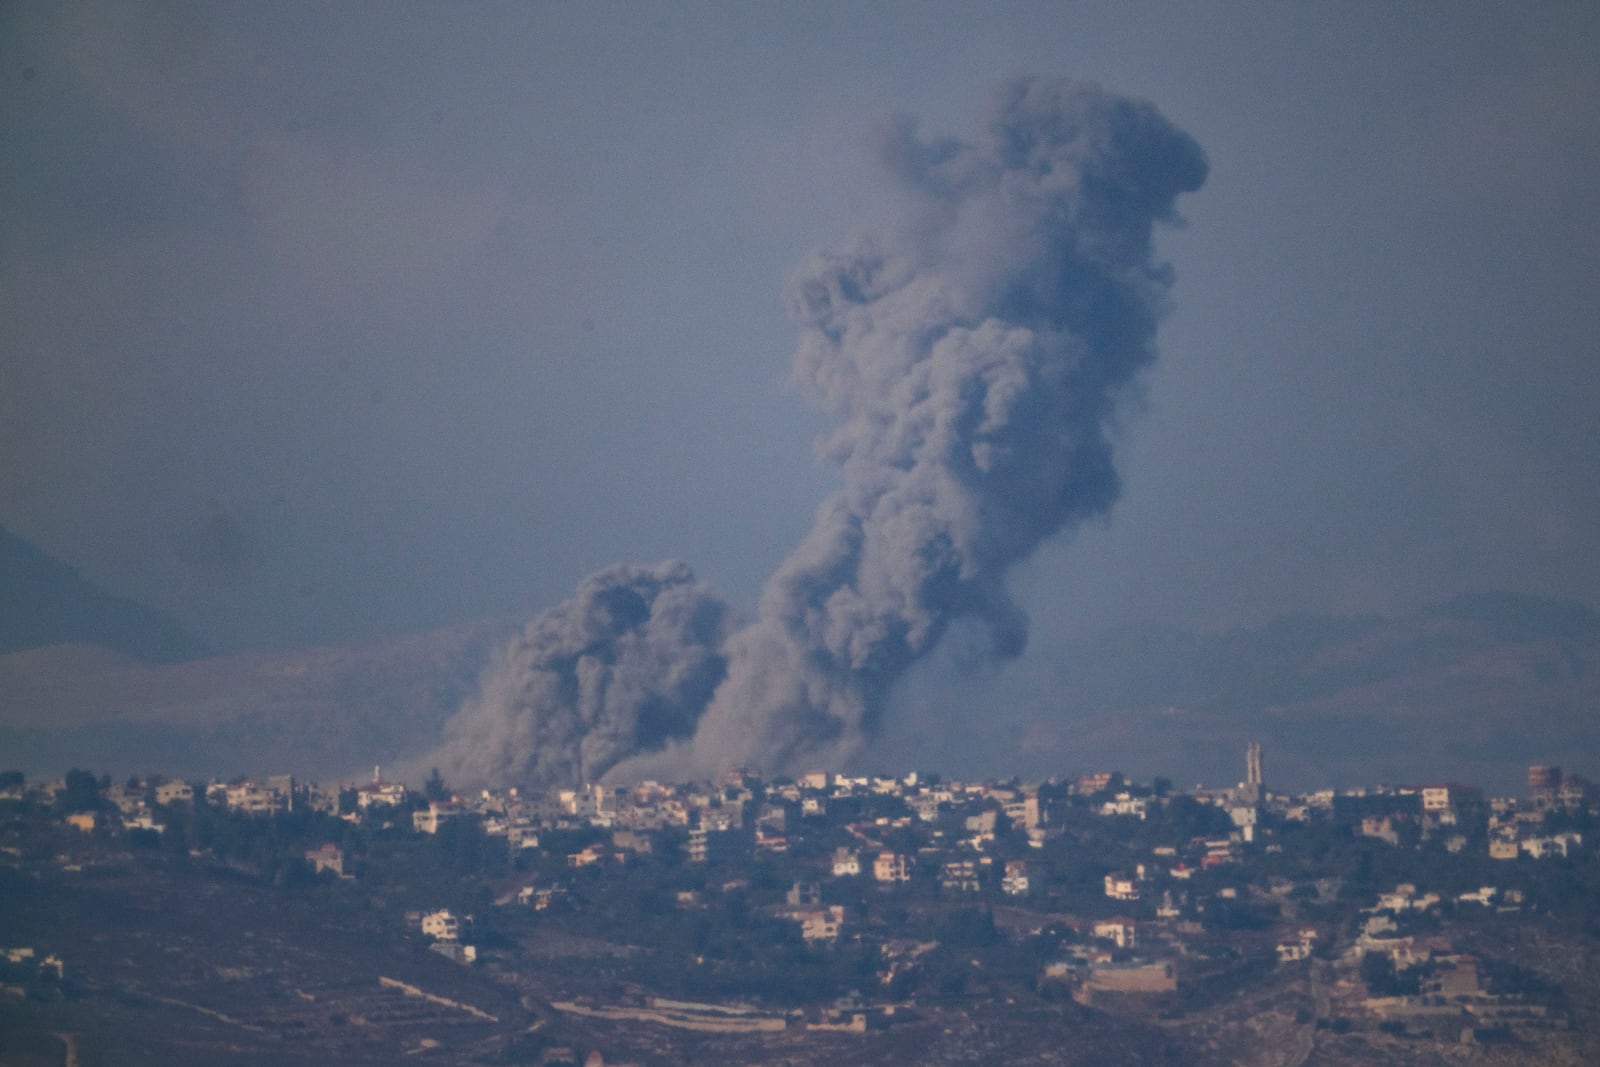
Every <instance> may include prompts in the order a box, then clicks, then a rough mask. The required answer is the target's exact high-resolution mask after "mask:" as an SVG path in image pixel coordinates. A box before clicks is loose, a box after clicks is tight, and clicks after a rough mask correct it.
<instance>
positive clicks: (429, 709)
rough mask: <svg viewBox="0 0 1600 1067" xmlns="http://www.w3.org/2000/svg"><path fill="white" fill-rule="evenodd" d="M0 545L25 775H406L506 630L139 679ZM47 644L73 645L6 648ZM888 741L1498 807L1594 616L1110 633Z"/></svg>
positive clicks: (1524, 613) (1569, 714) (1559, 714)
mask: <svg viewBox="0 0 1600 1067" xmlns="http://www.w3.org/2000/svg"><path fill="white" fill-rule="evenodd" d="M4 543H5V546H6V551H7V552H8V554H9V555H8V558H9V559H13V560H22V561H24V562H25V563H27V564H28V566H27V567H26V568H18V567H17V566H16V565H15V564H8V566H9V567H10V568H11V569H10V570H8V571H7V574H8V578H7V581H8V582H9V583H10V584H9V585H8V586H7V589H8V590H13V589H17V588H22V587H23V585H22V584H21V583H20V582H19V580H18V579H16V578H15V577H12V576H14V575H17V574H23V575H25V576H30V575H31V576H33V577H32V578H30V579H29V580H32V581H34V584H33V585H32V586H28V587H27V588H29V590H30V593H29V596H30V597H31V599H12V598H8V599H7V601H6V604H7V612H6V618H5V622H4V626H5V629H4V632H5V634H6V635H7V640H8V642H9V643H8V644H7V645H6V646H4V647H5V648H6V651H5V653H4V654H0V709H3V713H0V715H3V717H0V751H3V752H5V753H6V756H5V757H4V758H3V760H0V762H4V763H6V764H7V765H8V766H17V767H20V768H22V769H24V770H26V771H28V772H29V773H33V774H59V773H61V772H62V771H63V770H65V769H66V768H67V767H70V766H74V765H80V766H88V767H93V768H95V769H96V770H100V771H105V772H109V773H112V774H117V775H121V774H128V773H134V772H150V771H161V772H164V773H171V774H185V775H194V776H202V777H204V776H211V775H220V776H229V775H233V774H239V773H268V772H282V771H293V772H295V773H298V774H301V775H306V776H320V777H323V778H325V779H326V778H334V777H342V776H350V775H354V774H357V773H363V772H365V770H366V769H367V768H370V767H371V766H372V765H373V764H375V763H381V764H386V765H395V764H402V763H410V764H412V765H415V764H416V761H417V760H418V759H421V758H424V757H425V756H426V754H427V753H429V752H431V751H433V750H434V749H435V748H436V747H437V745H438V743H439V741H440V738H441V731H442V729H443V727H444V724H445V722H446V721H447V720H448V719H449V718H450V717H451V716H452V715H453V714H454V713H455V712H456V711H457V710H458V709H459V708H460V707H461V706H462V705H463V704H464V703H466V702H467V701H469V700H470V699H471V698H473V697H474V696H475V695H476V694H477V691H478V687H479V685H480V682H481V679H482V678H483V676H484V672H485V669H486V668H487V667H488V666H489V665H490V664H491V663H492V662H493V661H494V659H495V657H496V656H497V655H499V654H500V653H501V652H502V650H503V649H505V647H506V646H507V642H508V641H509V640H510V639H511V637H512V635H513V634H514V633H516V632H517V631H518V629H519V626H518V624H516V623H514V622H511V621H509V620H485V621H481V622H476V623H468V624H462V625H459V626H455V627H449V628H445V629H440V630H433V631H428V632H425V633H420V634H413V635H408V636H404V637H399V638H393V639H389V640H384V641H379V642H374V643H368V644H363V645H350V646H323V647H317V648H309V649H301V650H296V651H290V652H277V653H247V654H235V655H227V656H209V657H204V658H194V659H187V660H185V661H183V662H159V660H160V659H162V658H166V659H169V660H173V659H178V658H179V655H180V653H181V652H183V651H184V650H186V649H187V650H190V651H192V650H193V649H194V648H195V647H196V646H195V645H193V644H191V643H186V641H189V640H192V639H188V638H187V637H186V635H184V634H183V632H182V630H181V627H178V626H177V625H176V624H175V623H172V622H171V621H170V620H167V619H165V618H164V617H162V616H160V615H159V614H156V613H153V612H147V611H145V610H144V609H141V608H140V607H139V606H138V605H135V604H131V603H130V602H127V601H121V600H118V599H116V598H113V597H109V596H105V595H104V594H98V595H97V593H98V591H97V590H95V589H94V587H93V586H91V585H89V584H88V583H86V582H83V581H82V579H80V578H78V577H77V576H76V574H75V573H74V572H72V571H71V568H69V567H66V566H65V565H64V564H59V563H56V562H55V561H53V560H49V558H48V557H45V556H43V554H42V553H37V552H35V551H33V550H31V549H29V548H28V546H26V544H25V543H22V542H19V541H18V539H16V538H15V537H11V536H10V535H7V536H6V538H5V541H4ZM42 579H50V580H48V581H46V580H42ZM38 590H43V591H44V593H43V594H41V593H39V592H37V591H38ZM51 590H56V591H59V593H60V596H61V602H60V603H55V602H52V601H51V600H50V599H49V596H48V593H49V591H51ZM18 604H24V605H31V606H33V607H32V608H30V610H34V611H36V615H37V617H36V618H29V617H27V613H25V612H19V611H17V610H15V608H14V606H15V605H18ZM67 622H70V623H71V625H70V626H69V625H67V624H66V623H67ZM141 625H147V626H148V627H149V628H150V632H149V633H148V634H146V633H143V632H142V631H141V630H140V626H141ZM57 634H62V635H67V636H69V637H71V638H73V640H71V641H70V643H55V644H49V645H45V647H32V648H22V649H18V648H17V646H18V644H21V643H25V642H27V641H29V640H32V641H35V642H38V643H39V644H41V645H43V644H44V642H43V641H42V640H41V639H42V638H45V637H49V636H53V635H57ZM30 635H31V636H30ZM140 653H143V654H144V656H145V658H143V659H141V658H138V657H139V655H140ZM892 719H893V720H894V722H893V724H892V725H891V728H890V730H889V732H888V734H887V736H886V737H885V739H884V742H883V744H881V745H880V746H878V747H877V748H875V749H874V750H872V751H871V752H869V753H868V754H867V755H866V756H865V757H863V760H862V762H864V763H866V762H872V763H874V764H878V763H881V764H882V765H883V766H884V767H892V768H901V767H902V766H904V767H920V768H923V769H928V770H935V771H942V772H944V773H947V774H952V775H969V776H970V775H989V774H999V775H1009V774H1021V775H1025V776H1036V777H1044V776H1048V775H1050V774H1063V773H1068V772H1073V771H1078V770H1084V769H1092V768H1102V767H1103V768H1111V767H1116V768H1119V769H1122V770H1124V771H1126V772H1128V773H1130V774H1133V775H1135V776H1137V777H1141V778H1149V777H1153V776H1155V775H1165V776H1168V777H1172V778H1174V779H1177V780H1178V781H1179V782H1180V783H1183V784H1187V783H1189V782H1194V781H1205V782H1208V783H1212V784H1224V783H1228V782H1231V781H1233V780H1234V779H1236V778H1237V777H1238V776H1239V774H1240V768H1241V762H1240V760H1241V756H1240V753H1241V752H1242V750H1243V747H1244V745H1245V744H1246V743H1247V742H1248V741H1251V740H1260V741H1262V742H1263V743H1264V744H1265V745H1266V747H1267V751H1268V754H1269V764H1268V766H1269V784H1272V785H1276V786H1279V787H1285V788H1317V787H1322V786H1329V785H1357V784H1363V783H1375V782H1379V781H1391V782H1400V781H1411V782H1415V781H1421V780H1428V779H1445V778H1456V779H1460V780H1466V781H1475V782H1479V783H1481V784H1484V785H1485V786H1488V787H1490V788H1494V789H1499V790H1505V791H1514V790H1516V789H1517V788H1518V784H1519V782H1520V781H1521V778H1522V775H1523V772H1524V768H1525V766H1526V764H1528V763H1534V762H1555V763H1562V764H1565V765H1567V766H1569V767H1570V769H1572V770H1574V771H1577V772H1578V773H1586V772H1587V773H1591V774H1592V773H1593V770H1594V768H1596V767H1600V612H1596V611H1594V610H1593V609H1591V608H1589V607H1587V606H1585V605H1582V604H1577V603H1573V602H1568V601H1559V600H1551V599H1545V598H1540V597H1532V596H1522V595H1515V594H1509V593H1479V594H1472V595H1466V596H1460V597H1457V598H1455V599H1453V600H1450V601H1446V602H1443V603H1440V604H1437V605H1433V606H1430V607H1427V608H1424V609H1423V610H1421V611H1418V612H1416V613H1414V614H1411V615H1407V616H1402V617H1395V618H1384V617H1377V616H1369V617H1357V618H1339V617H1324V616H1296V617H1285V618H1280V619H1277V620H1275V621H1272V622H1270V623H1267V624H1266V625H1263V626H1259V627H1252V628H1245V629H1236V630H1230V631H1227V632H1223V633H1217V634H1195V633H1191V632H1187V631H1183V630H1178V629H1173V628H1166V627H1157V626H1145V627H1133V628H1123V629H1118V630H1112V631H1108V632H1106V633H1104V634H1102V635H1100V636H1099V637H1097V638H1095V639H1093V640H1090V641H1081V642H1076V643H1071V644H1067V645H1064V646H1061V647H1059V648H1058V649H1056V650H1054V652H1053V654H1051V653H1047V652H1046V651H1045V650H1044V649H1042V648H1041V649H1035V651H1034V652H1033V653H1031V654H1030V656H1029V657H1028V659H1027V660H1025V661H1023V662H1022V663H1021V664H1018V665H1017V667H1016V669H1014V670H1011V671H1007V672H1005V673H1002V674H1000V675H999V676H991V677H988V678H987V679H971V680H968V681H965V682H959V683H956V684H954V685H953V686H950V687H948V691H947V692H945V693H944V694H942V696H941V698H940V700H938V701H931V702H925V701H923V700H922V699H921V695H919V694H918V693H917V692H916V686H915V684H913V686H912V687H911V690H910V691H908V693H906V694H905V695H904V696H903V697H902V699H901V700H900V701H899V706H898V707H897V709H896V710H895V713H894V715H893V716H892Z"/></svg>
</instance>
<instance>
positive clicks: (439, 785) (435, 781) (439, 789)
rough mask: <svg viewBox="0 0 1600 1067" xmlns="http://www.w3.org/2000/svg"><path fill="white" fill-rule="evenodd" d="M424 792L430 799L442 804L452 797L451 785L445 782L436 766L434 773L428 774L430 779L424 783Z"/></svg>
mask: <svg viewBox="0 0 1600 1067" xmlns="http://www.w3.org/2000/svg"><path fill="white" fill-rule="evenodd" d="M422 793H423V795H424V796H426V797H427V798H428V799H429V800H432V801H435V802H437V803H440V804H442V803H444V802H445V801H447V800H449V799H450V787H449V786H447V785H445V784H444V778H443V777H441V776H440V774H439V768H437V767H435V768H434V769H433V773H432V774H430V775H428V780H427V781H426V782H424V783H423V784H422Z"/></svg>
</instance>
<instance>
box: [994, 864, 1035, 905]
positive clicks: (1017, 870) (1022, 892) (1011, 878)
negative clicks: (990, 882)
mask: <svg viewBox="0 0 1600 1067" xmlns="http://www.w3.org/2000/svg"><path fill="white" fill-rule="evenodd" d="M1028 887H1029V883H1028V861H1027V860H1007V861H1006V871H1005V876H1004V877H1003V878H1001V880H1000V888H1001V889H1002V890H1003V891H1004V892H1005V894H1006V895H1007V896H1010V897H1021V896H1027V894H1028Z"/></svg>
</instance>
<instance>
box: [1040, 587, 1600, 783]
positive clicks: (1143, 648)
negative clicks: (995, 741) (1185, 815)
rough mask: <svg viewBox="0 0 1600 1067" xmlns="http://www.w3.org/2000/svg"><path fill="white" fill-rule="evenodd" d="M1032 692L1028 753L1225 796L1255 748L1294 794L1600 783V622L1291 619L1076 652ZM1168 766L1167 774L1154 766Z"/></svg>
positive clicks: (1115, 637)
mask: <svg viewBox="0 0 1600 1067" xmlns="http://www.w3.org/2000/svg"><path fill="white" fill-rule="evenodd" d="M1028 687H1029V688H1031V689H1034V690H1043V691H1048V692H1052V693H1053V694H1054V696H1053V698H1052V699H1050V700H1049V701H1046V702H1045V703H1043V704H1041V705H1037V706H1035V707H1034V708H1033V709H1032V711H1031V713H1029V714H1027V715H1025V717H1024V718H1025V722H1024V723H1023V724H1022V726H1021V728H1020V729H1021V732H1022V734H1023V736H1025V737H1026V744H1025V746H1023V750H1024V751H1027V752H1031V753H1035V754H1039V755H1041V756H1044V757H1045V758H1049V759H1051V760H1053V761H1070V762H1071V763H1072V764H1074V765H1076V764H1078V763H1080V762H1083V761H1095V762H1108V763H1112V764H1116V765H1119V766H1123V767H1125V768H1128V769H1131V770H1137V771H1141V772H1144V773H1156V774H1167V773H1172V774H1177V775H1182V776H1185V777H1194V778H1197V779H1199V778H1204V779H1206V780H1208V781H1211V782H1219V781H1220V782H1223V783H1224V784H1227V783H1229V782H1231V781H1233V780H1235V779H1236V778H1237V777H1238V776H1239V775H1240V774H1242V773H1243V772H1242V768H1243V764H1242V756H1241V755H1240V753H1241V752H1242V750H1243V745H1244V743H1245V742H1246V741H1247V740H1255V739H1259V740H1262V741H1263V742H1264V743H1266V744H1267V745H1268V748H1269V752H1270V753H1271V754H1272V756H1273V758H1274V760H1275V762H1276V766H1277V767H1278V769H1279V772H1280V778H1279V780H1280V782H1286V783H1287V784H1292V785H1295V786H1304V787H1310V786H1325V785H1345V784H1350V785H1353V784H1359V783H1362V782H1377V781H1380V780H1387V781H1391V782H1393V781H1416V780H1424V779H1428V778H1446V777H1456V778H1461V779H1464V780H1480V781H1483V782H1484V783H1485V784H1494V785H1501V786H1509V785H1510V784H1512V783H1514V782H1515V781H1517V780H1519V778H1520V776H1521V774H1522V773H1523V771H1524V768H1525V766H1526V765H1527V764H1529V763H1538V762H1552V763H1564V764H1567V765H1569V766H1571V769H1573V770H1576V771H1579V772H1580V773H1585V768H1587V773H1589V774H1591V775H1596V774H1600V612H1597V611H1595V610H1594V609H1593V608H1591V607H1589V606H1587V605H1584V604H1580V603H1577V602H1574V601H1567V600H1558V599H1552V598H1546V597H1538V596H1530V595H1526V594H1518V593H1506V592H1482V593H1471V594H1465V595H1462V596H1458V597H1454V598H1452V599H1450V600H1447V601H1443V602H1441V603H1438V604H1434V605H1430V606H1428V607H1425V608H1423V609H1421V610H1419V611H1417V612H1415V613H1413V614H1410V615H1405V616H1398V617H1393V618H1386V617H1379V616H1367V617H1358V618H1339V617H1325V616H1290V617H1284V618H1280V619H1276V620H1273V621H1271V622H1268V623H1266V624H1264V625H1261V626H1255V627H1248V628H1242V629H1236V630H1231V631H1228V632H1225V633H1220V634H1211V635H1196V634H1191V633H1185V632H1183V631H1179V630H1173V629H1168V628H1160V627H1143V628H1127V629H1121V630H1117V631H1112V632H1109V633H1106V634H1103V635H1100V636H1099V637H1096V638H1093V639H1090V640H1087V641H1080V642H1075V643H1073V644H1071V645H1069V646H1066V647H1065V648H1063V650H1062V652H1061V654H1060V656H1059V658H1057V659H1052V660H1051V661H1050V662H1049V665H1048V667H1047V668H1046V669H1045V671H1044V676H1043V677H1039V676H1035V677H1033V678H1031V679H1028ZM1163 764H1165V765H1166V767H1167V769H1165V770H1164V769H1162V766H1163Z"/></svg>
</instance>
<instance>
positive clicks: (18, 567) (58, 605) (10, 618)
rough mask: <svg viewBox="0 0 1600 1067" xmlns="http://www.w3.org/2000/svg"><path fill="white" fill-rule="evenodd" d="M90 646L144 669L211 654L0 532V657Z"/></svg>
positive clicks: (163, 621)
mask: <svg viewBox="0 0 1600 1067" xmlns="http://www.w3.org/2000/svg"><path fill="white" fill-rule="evenodd" d="M62 644H90V645H100V646H102V647H105V648H110V649H115V650H116V651H118V652H122V653H124V654H126V655H129V656H132V657H134V658H135V659H140V660H144V661H146V662H148V663H179V662H182V661H184V660H190V659H198V658H199V657H201V656H205V655H208V654H210V651H211V650H210V649H209V648H208V647H207V645H206V643H205V642H204V641H202V640H200V639H199V638H198V637H196V636H195V635H194V634H192V633H190V632H188V631H187V630H185V629H184V627H183V625H182V624H181V623H179V622H178V621H177V620H176V619H174V618H172V617H171V616H169V615H166V614H164V613H162V612H160V611H157V610H155V609H154V608H151V607H147V606H146V605H144V604H141V603H139V602H137V601H134V600H129V599H126V598H124V597H118V596H114V595H112V594H111V593H108V592H106V591H105V590H104V589H102V588H100V587H99V586H98V585H96V584H95V583H93V582H91V581H89V580H88V579H86V578H84V577H83V576H82V575H80V574H79V573H78V572H77V571H76V570H74V569H73V568H72V567H71V566H69V565H68V564H66V563H63V562H62V561H60V560H58V559H56V558H55V557H54V556H51V555H49V554H48V553H46V552H43V551H41V550H40V549H39V548H37V547H35V546H34V545H33V544H31V543H29V542H28V541H25V540H23V539H22V538H21V537H18V536H17V535H16V534H14V533H12V532H11V531H10V530H8V529H6V528H5V527H4V526H0V653H6V652H19V651H25V650H27V649H33V648H45V647H48V646H50V645H62Z"/></svg>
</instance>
